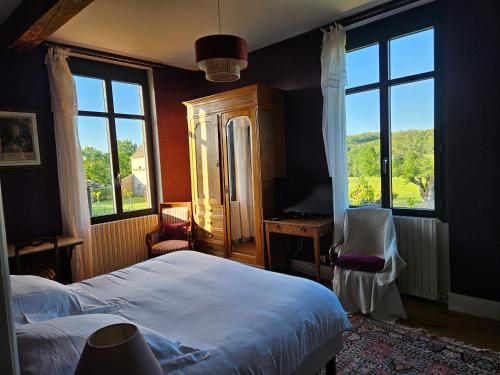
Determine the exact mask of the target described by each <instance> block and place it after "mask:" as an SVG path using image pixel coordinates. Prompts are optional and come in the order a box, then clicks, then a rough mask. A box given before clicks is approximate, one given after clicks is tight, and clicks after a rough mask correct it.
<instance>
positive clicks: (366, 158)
mask: <svg viewBox="0 0 500 375" xmlns="http://www.w3.org/2000/svg"><path fill="white" fill-rule="evenodd" d="M358 157H359V172H360V173H361V176H379V175H380V148H378V150H376V149H375V147H374V145H373V144H367V145H363V146H361V148H360V150H359V153H358Z"/></svg>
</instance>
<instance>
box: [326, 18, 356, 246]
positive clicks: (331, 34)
mask: <svg viewBox="0 0 500 375" xmlns="http://www.w3.org/2000/svg"><path fill="white" fill-rule="evenodd" d="M345 43H346V35H345V31H344V30H343V28H342V27H341V26H335V27H330V28H329V29H328V30H323V46H322V50H321V91H322V93H323V140H324V143H325V152H326V159H327V162H328V172H329V174H330V177H332V190H333V220H334V244H338V243H340V242H341V241H342V237H343V223H344V213H345V210H346V209H347V208H348V207H349V199H348V190H347V152H346V143H345V138H346V108H345V105H346V104H345V85H346V63H345V59H346V52H345Z"/></svg>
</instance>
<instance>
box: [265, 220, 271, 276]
mask: <svg viewBox="0 0 500 375" xmlns="http://www.w3.org/2000/svg"><path fill="white" fill-rule="evenodd" d="M266 249H267V269H268V270H269V271H272V269H273V267H272V265H271V264H272V263H271V239H270V237H269V229H268V228H267V224H266Z"/></svg>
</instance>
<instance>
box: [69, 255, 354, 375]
mask: <svg viewBox="0 0 500 375" xmlns="http://www.w3.org/2000/svg"><path fill="white" fill-rule="evenodd" d="M72 288H73V289H74V290H85V291H86V292H88V293H91V294H92V295H94V296H96V297H97V298H99V299H101V300H103V301H105V302H106V301H113V304H115V305H116V304H117V302H116V301H119V302H118V306H119V307H118V309H117V310H114V311H113V314H115V315H118V316H121V317H124V318H126V319H128V320H129V321H131V322H132V323H135V324H137V325H140V326H142V327H146V328H148V329H151V330H154V331H156V332H158V333H159V334H160V335H163V336H164V337H167V338H169V339H171V340H175V341H178V342H181V343H182V344H184V345H186V346H189V347H192V348H196V349H198V350H203V351H207V352H208V353H209V357H208V359H205V360H202V361H199V362H196V363H193V364H190V365H189V366H183V367H182V369H179V370H178V371H177V373H186V374H290V373H293V372H294V371H295V370H296V369H297V368H298V367H299V365H300V364H301V363H302V362H303V361H304V360H305V359H306V358H307V357H308V356H310V355H312V354H314V353H315V352H317V351H318V350H320V349H321V348H324V346H325V345H326V344H327V343H331V342H332V340H333V341H335V340H336V341H335V342H337V344H338V345H336V347H335V348H332V349H331V356H333V355H335V354H337V351H338V350H339V347H340V345H341V340H342V332H344V331H346V330H347V329H349V328H350V323H349V320H348V318H347V315H346V313H345V311H344V310H343V308H342V306H341V305H340V303H339V301H338V299H337V297H336V296H335V294H334V293H332V291H331V290H329V289H327V288H325V287H323V286H322V285H320V284H318V283H315V282H313V281H309V280H306V279H303V278H298V277H292V276H287V275H283V274H279V273H274V272H268V271H263V270H260V269H256V268H253V267H249V266H245V265H242V264H240V263H237V262H233V261H230V260H227V259H222V258H218V257H214V256H210V255H205V254H201V253H198V252H193V251H180V252H175V253H172V254H168V255H164V256H161V257H158V258H155V259H152V260H148V261H145V262H143V263H139V264H136V265H134V266H132V267H128V268H126V269H123V270H120V271H116V272H113V273H110V274H107V275H102V276H98V277H95V278H93V279H90V280H87V281H84V282H80V283H76V284H73V285H72ZM327 349H328V348H327ZM61 350H64V348H61ZM320 365H321V364H318V367H319V366H320ZM170 370H172V369H170ZM169 373H176V371H175V370H173V372H169Z"/></svg>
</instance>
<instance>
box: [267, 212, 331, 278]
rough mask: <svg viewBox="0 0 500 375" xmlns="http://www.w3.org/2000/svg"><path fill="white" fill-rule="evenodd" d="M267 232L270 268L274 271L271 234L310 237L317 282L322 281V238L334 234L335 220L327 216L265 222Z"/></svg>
mask: <svg viewBox="0 0 500 375" xmlns="http://www.w3.org/2000/svg"><path fill="white" fill-rule="evenodd" d="M264 227H265V231H266V248H267V257H268V260H269V263H268V268H269V269H270V270H272V269H273V268H272V260H271V259H272V257H271V254H272V249H271V240H270V234H271V233H280V234H284V235H289V236H299V237H310V238H312V239H313V241H314V260H315V263H316V281H318V282H319V281H320V238H321V237H322V236H325V235H327V234H330V233H332V229H333V220H332V219H331V218H329V217H325V216H307V217H301V218H290V219H279V220H264Z"/></svg>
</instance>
